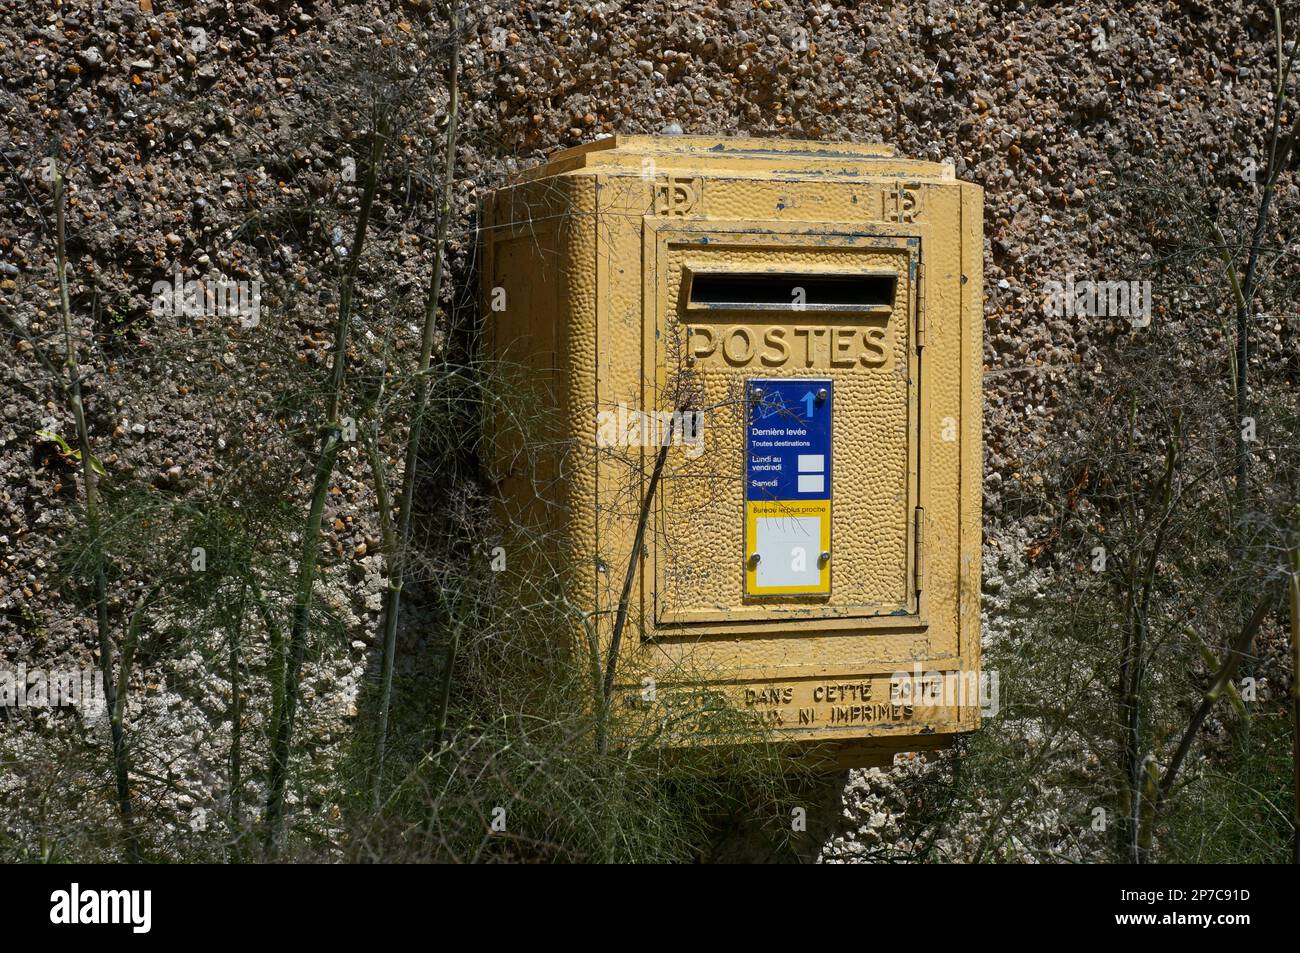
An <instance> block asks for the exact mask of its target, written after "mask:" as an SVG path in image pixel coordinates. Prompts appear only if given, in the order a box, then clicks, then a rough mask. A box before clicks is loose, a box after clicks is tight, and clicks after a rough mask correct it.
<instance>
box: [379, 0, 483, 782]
mask: <svg viewBox="0 0 1300 953" xmlns="http://www.w3.org/2000/svg"><path fill="white" fill-rule="evenodd" d="M462 15H463V11H462V9H461V6H460V4H459V3H456V4H453V6H452V10H451V52H450V54H449V62H448V69H447V73H448V75H447V90H448V93H447V95H448V102H447V139H446V146H445V151H444V153H443V172H442V194H441V205H440V208H439V210H438V225H437V239H436V242H435V245H434V251H433V274H432V276H431V279H430V282H429V296H428V298H427V299H426V300H425V308H424V329H423V332H422V334H421V338H420V362H419V365H418V368H417V373H416V395H415V402H414V404H415V406H414V410H413V413H412V415H411V427H410V432H409V433H408V434H407V438H406V459H405V463H404V466H403V470H402V490H401V495H400V498H399V501H398V510H397V531H396V540H395V545H394V546H393V547H392V548H391V550H390V551H389V552H388V554H387V558H388V560H389V566H388V589H387V592H386V593H385V597H384V612H383V632H384V654H383V660H382V662H381V666H380V675H379V712H378V724H377V726H376V730H375V753H374V781H373V785H372V798H373V801H374V803H375V804H376V805H378V804H379V803H380V792H381V790H382V788H383V781H384V760H385V757H386V755H387V748H388V718H389V711H390V709H391V707H392V698H393V667H394V665H395V663H396V657H397V622H398V617H399V616H400V615H401V609H402V590H403V588H404V586H405V584H406V549H407V547H408V546H409V545H410V541H411V515H412V512H413V510H414V500H415V481H416V477H417V475H418V473H419V468H420V438H421V436H422V434H423V431H424V416H425V414H426V413H427V412H428V406H429V390H430V387H429V368H430V364H431V362H432V357H433V342H434V332H435V330H436V328H437V319H438V304H439V299H440V298H441V296H442V274H443V264H444V261H445V260H446V247H447V231H448V228H449V227H450V224H451V189H452V185H453V181H454V176H455V172H456V141H457V140H456V130H457V128H458V122H459V112H460V31H461V17H462ZM458 631H459V630H457V633H458ZM456 641H457V639H456V636H455V635H453V638H452V642H451V654H449V655H448V656H447V660H446V669H445V672H444V679H450V678H451V670H452V666H453V664H454V663H455V655H454V651H455V643H456ZM449 692H450V685H448V686H447V691H444V692H443V693H441V695H440V697H443V696H446V695H448V694H449ZM446 714H447V712H446V707H445V705H443V707H441V708H440V710H439V714H438V720H439V721H440V722H442V723H444V724H445V719H446ZM439 734H441V732H439Z"/></svg>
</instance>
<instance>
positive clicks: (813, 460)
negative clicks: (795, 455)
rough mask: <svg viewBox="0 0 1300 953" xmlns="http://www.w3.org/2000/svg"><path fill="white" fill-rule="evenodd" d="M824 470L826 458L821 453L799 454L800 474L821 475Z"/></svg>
mask: <svg viewBox="0 0 1300 953" xmlns="http://www.w3.org/2000/svg"><path fill="white" fill-rule="evenodd" d="M825 470H826V456H825V454H821V453H801V454H799V472H800V473H823V472H825Z"/></svg>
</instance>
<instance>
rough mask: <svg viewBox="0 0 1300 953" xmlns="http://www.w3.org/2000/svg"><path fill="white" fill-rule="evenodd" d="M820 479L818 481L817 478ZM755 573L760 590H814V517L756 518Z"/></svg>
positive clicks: (817, 533)
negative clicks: (756, 560)
mask: <svg viewBox="0 0 1300 953" xmlns="http://www.w3.org/2000/svg"><path fill="white" fill-rule="evenodd" d="M819 479H820V478H819ZM754 531H755V535H756V537H757V538H756V539H755V543H756V545H755V547H754V549H755V551H756V552H757V553H758V557H759V559H758V566H757V568H756V570H755V574H756V575H757V577H758V579H757V582H758V585H760V586H762V587H763V588H776V587H785V586H815V585H817V583H818V582H819V581H820V579H821V567H820V564H819V563H818V557H819V556H820V555H821V551H820V546H821V531H822V524H821V520H820V519H819V518H817V517H815V516H781V517H759V518H758V519H756V520H755V521H754Z"/></svg>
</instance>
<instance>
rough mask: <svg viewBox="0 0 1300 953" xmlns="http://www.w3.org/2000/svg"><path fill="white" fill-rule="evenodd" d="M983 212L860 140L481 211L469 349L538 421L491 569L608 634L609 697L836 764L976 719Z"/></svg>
mask: <svg viewBox="0 0 1300 953" xmlns="http://www.w3.org/2000/svg"><path fill="white" fill-rule="evenodd" d="M982 206H983V195H982V192H981V190H980V189H979V188H978V187H977V186H975V185H972V184H970V183H966V182H959V181H957V180H956V179H955V177H954V176H953V173H952V170H951V167H950V166H948V165H943V164H935V163H930V162H922V161H915V160H909V159H904V158H899V157H897V156H896V155H895V154H894V151H893V149H892V148H890V147H887V146H880V145H850V144H840V143H834V144H832V143H820V142H795V141H774V140H773V141H769V140H758V139H712V138H697V137H684V136H674V137H665V138H657V137H644V136H615V137H611V138H607V139H602V140H599V141H597V142H594V143H591V144H589V145H585V146H581V147H578V148H576V149H570V150H567V151H564V152H561V153H558V154H557V155H555V156H554V157H553V158H551V159H550V160H549V161H548V162H546V163H545V164H544V165H541V166H540V167H538V168H535V169H532V170H529V171H527V172H525V173H524V174H522V175H521V176H520V177H519V179H518V181H517V182H515V183H514V184H512V185H510V186H508V187H505V188H501V189H499V190H497V191H495V192H493V193H492V194H491V195H489V196H488V197H487V198H486V199H485V200H484V203H483V207H482V210H481V216H482V217H481V224H482V235H483V241H482V246H481V247H482V260H481V274H482V281H483V292H484V329H483V330H484V335H483V337H484V342H485V348H486V350H487V352H488V354H489V355H490V356H492V357H493V358H495V359H497V360H498V361H500V362H503V363H508V364H511V365H513V366H516V367H522V368H525V369H526V371H527V373H526V375H525V376H526V377H527V379H528V382H529V386H531V387H533V388H535V389H536V394H537V404H538V405H539V406H543V405H544V406H546V407H548V408H550V409H552V410H553V411H554V415H555V421H556V423H555V424H554V426H553V428H552V430H553V432H550V433H548V435H547V438H546V439H547V445H548V446H549V447H551V448H552V450H551V451H548V452H547V453H544V454H542V455H541V457H538V456H537V455H536V454H533V455H529V454H513V455H511V454H506V455H504V456H503V457H501V459H499V460H498V464H499V467H500V473H499V477H500V480H501V482H500V486H501V488H502V504H503V507H504V508H505V510H506V512H507V514H508V519H507V520H506V521H505V523H506V526H507V527H508V528H509V530H510V532H512V533H515V534H516V535H514V536H513V537H512V539H511V541H509V542H507V544H506V549H507V551H509V550H510V549H511V548H512V547H514V548H516V549H517V550H518V551H519V555H520V557H521V559H522V563H520V565H523V566H526V567H527V566H533V567H534V570H536V567H537V566H540V565H542V564H545V565H547V566H552V565H554V563H555V561H556V560H557V559H562V561H563V563H564V564H565V565H566V566H568V567H569V571H568V572H566V573H565V574H563V581H562V582H557V585H561V586H562V588H563V590H564V591H563V596H564V601H565V602H566V604H569V605H572V606H573V607H575V619H576V618H578V617H580V618H581V619H582V620H583V621H582V623H581V625H582V631H580V630H579V625H578V623H577V622H576V621H575V625H574V635H575V638H588V639H594V640H595V642H596V644H597V645H598V646H600V647H601V651H602V652H608V651H609V647H610V644H611V641H613V636H614V633H615V630H616V629H617V628H618V626H619V621H618V620H619V619H620V618H622V619H623V620H624V621H623V622H622V628H621V629H619V630H618V631H619V633H620V634H619V638H618V640H617V644H618V652H617V667H616V682H617V687H618V693H619V695H618V697H619V699H620V703H624V704H627V705H637V704H649V703H651V702H647V701H646V699H647V697H649V698H650V699H651V700H652V702H653V701H655V700H659V701H662V700H663V699H668V700H669V702H671V703H676V702H675V701H674V700H675V699H678V698H679V697H680V698H682V699H687V701H686V702H683V704H691V703H692V702H690V701H689V700H690V699H697V700H698V699H700V698H704V699H707V700H709V702H708V703H709V704H719V703H721V704H725V706H726V707H727V709H728V711H731V712H733V713H735V714H736V715H737V716H738V717H740V718H741V719H742V720H743V719H744V718H752V719H753V721H754V722H755V723H756V724H761V725H763V726H764V727H765V729H769V730H772V731H775V732H777V733H778V735H779V736H780V737H783V738H785V739H787V740H789V741H791V742H807V743H809V744H815V745H817V746H818V750H826V751H833V752H834V753H835V756H836V757H837V758H838V759H839V760H840V761H841V762H843V763H856V764H866V763H883V762H885V761H888V760H889V759H890V758H891V757H892V755H893V753H895V752H897V751H904V750H919V749H930V748H936V747H942V746H944V745H946V744H948V743H950V742H951V740H952V739H953V737H954V736H955V735H956V734H958V733H959V732H964V731H969V730H972V729H974V728H975V727H977V726H978V724H979V720H980V713H981V708H985V707H987V706H988V705H989V704H992V703H995V699H993V698H992V697H991V692H990V681H989V680H988V679H981V678H980V668H979V650H980V619H979V593H980V526H981V523H980V502H981V501H980V474H981V466H982V460H981V446H980V440H981V436H980V433H981V358H982V337H981V336H982V321H981V307H982V284H981V276H982V232H981V223H982ZM665 447H666V449H665ZM539 540H545V542H544V543H541V542H538V541H539ZM638 540H640V545H639V546H638V545H637V541H638ZM539 546H541V547H543V548H544V549H545V552H540V551H538V549H537V547H539ZM530 551H532V553H533V555H534V556H536V557H537V558H538V560H539V562H537V563H536V564H534V563H533V562H531V561H530V559H531V557H530V556H529V555H528V554H529V552H530ZM629 568H630V570H631V579H632V585H631V588H630V590H625V585H624V583H625V579H626V578H627V577H628V571H629ZM556 578H557V579H558V578H560V577H559V576H557V577H556ZM625 591H627V593H628V595H627V598H626V599H625V598H624V592H625ZM620 609H621V610H622V611H620ZM647 686H652V687H653V690H651V691H649V692H647ZM674 740H678V739H676V738H675V739H674ZM680 740H681V741H683V743H685V742H686V741H687V740H688V739H687V738H685V737H682V738H681V739H680Z"/></svg>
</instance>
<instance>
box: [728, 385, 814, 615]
mask: <svg viewBox="0 0 1300 953" xmlns="http://www.w3.org/2000/svg"><path fill="white" fill-rule="evenodd" d="M746 391H747V393H746V400H747V408H748V410H747V413H746V429H745V549H746V554H745V556H746V558H745V591H746V593H748V594H749V595H799V594H819V595H824V594H827V593H829V592H830V539H831V407H832V403H833V400H832V394H833V388H832V382H831V381H830V380H828V379H824V378H755V379H751V380H749V381H748V382H747V383H746Z"/></svg>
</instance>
